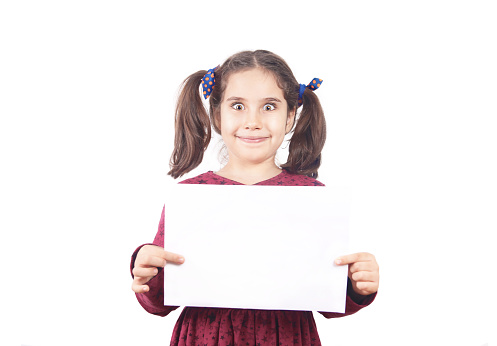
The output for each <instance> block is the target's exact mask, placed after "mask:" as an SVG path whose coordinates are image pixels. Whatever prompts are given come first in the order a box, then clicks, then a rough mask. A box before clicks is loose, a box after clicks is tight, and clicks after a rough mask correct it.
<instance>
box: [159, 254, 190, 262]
mask: <svg viewBox="0 0 497 346" xmlns="http://www.w3.org/2000/svg"><path fill="white" fill-rule="evenodd" d="M162 258H163V259H165V260H166V261H167V262H173V263H177V264H182V263H184V262H185V258H184V257H183V256H181V255H178V254H175V253H172V252H168V251H164V252H163V254H162Z"/></svg>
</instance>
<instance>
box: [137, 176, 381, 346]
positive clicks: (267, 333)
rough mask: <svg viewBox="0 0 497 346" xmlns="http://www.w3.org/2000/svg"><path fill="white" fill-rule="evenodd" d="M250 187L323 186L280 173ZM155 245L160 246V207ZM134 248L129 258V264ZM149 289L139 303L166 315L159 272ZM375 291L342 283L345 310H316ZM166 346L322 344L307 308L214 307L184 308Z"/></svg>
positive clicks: (354, 303)
mask: <svg viewBox="0 0 497 346" xmlns="http://www.w3.org/2000/svg"><path fill="white" fill-rule="evenodd" d="M180 184H218V185H243V184H241V183H239V182H236V181H234V180H230V179H227V178H223V177H221V176H219V175H217V174H215V173H213V172H207V173H204V174H201V175H199V176H196V177H194V178H190V179H187V180H184V181H182V182H180ZM255 185H281V186H324V184H322V183H321V182H319V181H317V180H316V179H313V178H309V177H307V176H302V175H295V174H290V173H288V172H287V171H285V170H283V171H282V172H281V173H280V174H279V175H277V176H275V177H273V178H271V179H268V180H265V181H261V182H259V183H257V184H255ZM153 244H154V245H157V246H161V247H164V209H163V210H162V215H161V219H160V222H159V229H158V232H157V234H156V236H155V239H154V242H153ZM142 246H143V245H142ZM140 248H141V246H140V247H138V248H137V249H136V250H135V252H134V253H133V256H132V259H131V269H132V268H133V265H134V261H135V258H136V254H137V253H138V251H139V250H140ZM148 285H149V286H150V291H149V292H147V293H139V294H136V297H137V299H138V301H139V303H140V304H141V305H142V306H143V308H144V309H145V310H146V311H148V312H149V313H151V314H155V315H159V316H166V315H167V314H169V313H170V312H171V311H173V310H175V309H177V308H178V307H177V306H164V273H163V271H162V270H159V273H158V274H157V275H156V276H155V277H154V278H153V279H152V280H150V281H149V283H148ZM375 296H376V294H372V295H370V296H360V295H358V294H356V293H355V292H354V291H353V290H352V289H351V285H350V282H349V285H348V286H347V301H346V309H345V314H340V313H330V312H320V313H321V314H322V315H323V316H325V317H326V318H333V317H342V316H346V315H350V314H353V313H355V312H357V311H359V310H360V309H362V308H363V307H365V306H367V305H369V304H371V303H372V302H373V300H374V298H375ZM171 345H175V346H176V345H178V346H190V345H206V346H215V345H220V346H221V345H222V346H228V345H230V346H232V345H251V346H252V345H254V346H255V345H309V346H310V345H315V346H317V345H321V342H320V340H319V336H318V332H317V329H316V323H315V322H314V317H313V315H312V312H311V311H275V310H251V309H219V308H198V307H185V308H184V309H183V311H182V313H181V315H180V317H179V319H178V321H177V322H176V326H175V327H174V331H173V335H172V338H171Z"/></svg>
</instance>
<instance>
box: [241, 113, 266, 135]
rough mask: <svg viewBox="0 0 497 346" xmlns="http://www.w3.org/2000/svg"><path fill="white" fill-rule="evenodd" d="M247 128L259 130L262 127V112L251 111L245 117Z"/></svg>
mask: <svg viewBox="0 0 497 346" xmlns="http://www.w3.org/2000/svg"><path fill="white" fill-rule="evenodd" d="M244 125H245V129H247V130H259V129H261V128H262V123H261V119H260V114H259V112H258V111H249V112H247V116H246V118H245V124H244Z"/></svg>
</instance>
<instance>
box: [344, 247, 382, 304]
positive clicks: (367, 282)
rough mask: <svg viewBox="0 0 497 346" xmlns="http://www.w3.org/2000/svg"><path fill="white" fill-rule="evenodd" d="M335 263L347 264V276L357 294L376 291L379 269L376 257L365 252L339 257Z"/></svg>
mask: <svg viewBox="0 0 497 346" xmlns="http://www.w3.org/2000/svg"><path fill="white" fill-rule="evenodd" d="M335 263H336V264H337V265H346V264H348V265H349V278H350V281H352V287H353V289H354V292H356V293H357V294H360V295H363V296H367V295H369V294H372V293H375V292H377V291H378V286H379V281H380V271H379V267H378V263H376V258H375V257H374V256H373V255H372V254H370V253H367V252H359V253H355V254H351V255H346V256H342V257H339V258H337V259H336V260H335Z"/></svg>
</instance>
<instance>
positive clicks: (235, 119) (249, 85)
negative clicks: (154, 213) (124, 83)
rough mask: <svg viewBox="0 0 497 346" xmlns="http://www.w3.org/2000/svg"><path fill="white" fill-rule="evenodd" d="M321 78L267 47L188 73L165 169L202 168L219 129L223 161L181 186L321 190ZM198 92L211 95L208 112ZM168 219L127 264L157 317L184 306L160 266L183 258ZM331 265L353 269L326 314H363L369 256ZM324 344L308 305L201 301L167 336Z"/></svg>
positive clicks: (372, 289)
mask: <svg viewBox="0 0 497 346" xmlns="http://www.w3.org/2000/svg"><path fill="white" fill-rule="evenodd" d="M321 82H322V80H320V79H317V78H315V79H314V80H313V81H312V82H311V83H309V85H307V86H306V85H304V84H300V85H299V83H298V82H297V80H296V79H295V77H294V76H293V73H292V71H291V70H290V68H289V67H288V65H287V64H286V62H285V61H284V60H283V59H281V58H280V57H279V56H277V55H275V54H273V53H271V52H268V51H262V50H258V51H254V52H251V51H246V52H241V53H238V54H235V55H233V56H232V57H230V58H228V60H226V61H225V62H224V64H222V65H221V66H219V67H217V68H215V69H211V70H209V71H198V72H197V73H194V74H192V75H191V76H190V77H188V78H187V79H186V80H185V82H184V85H183V89H182V92H181V94H180V97H179V100H178V104H177V108H176V134H175V146H174V152H173V154H172V157H171V171H170V172H169V174H170V175H171V176H172V177H173V178H178V177H180V176H182V175H183V174H185V173H187V172H189V171H191V170H192V169H194V168H195V167H197V166H198V165H199V164H200V162H201V161H202V157H203V153H204V150H205V149H206V148H207V146H208V144H209V140H210V138H211V127H213V128H214V130H215V131H216V132H217V133H219V134H221V136H222V138H223V141H224V144H225V145H226V148H227V151H228V162H227V164H226V165H225V166H224V167H223V168H222V169H221V170H219V171H218V172H216V173H214V172H212V171H209V172H207V173H204V174H201V175H199V176H197V177H194V178H191V179H187V180H185V181H182V182H181V183H182V184H231V185H243V184H245V185H284V186H296V185H299V186H323V184H322V183H320V182H319V181H317V180H316V179H315V178H316V177H317V175H318V168H319V165H320V163H321V149H322V148H323V145H324V142H325V138H326V127H325V119H324V114H323V110H322V108H321V105H320V102H319V99H318V97H317V96H316V95H315V93H314V90H315V89H317V88H318V87H319V86H320V84H321ZM200 86H201V90H202V91H200V92H199V90H200V88H199V87H200ZM201 95H203V96H204V98H209V105H210V107H209V113H207V112H206V110H205V108H204V106H203V104H202V99H201ZM300 105H302V110H301V111H300V113H299V115H298V116H297V110H298V108H299V107H300ZM292 130H293V135H292V139H291V142H290V146H289V156H288V161H287V162H286V163H285V164H283V165H281V166H280V167H278V165H277V164H276V163H275V156H276V152H277V150H278V148H279V147H280V145H281V144H282V142H283V139H284V137H285V135H286V134H287V133H289V132H291V131H292ZM164 217H165V211H164V210H163V211H162V216H161V220H160V223H159V229H158V232H157V235H156V236H155V240H154V242H153V244H146V245H142V246H140V247H139V248H138V249H136V251H135V252H134V254H133V256H132V260H131V270H132V274H133V277H134V279H133V285H132V289H133V291H134V292H136V297H137V298H138V301H139V302H140V304H141V305H142V306H143V308H144V309H145V310H146V311H148V312H149V313H152V314H155V315H159V316H166V315H167V314H169V313H170V312H171V311H173V310H175V309H177V308H178V307H177V306H164V288H163V283H164V281H163V280H164V273H163V267H164V266H165V265H166V263H167V262H172V263H177V264H181V263H183V262H184V261H185V259H184V258H183V257H182V256H181V255H178V254H174V253H170V252H167V251H165V250H164V248H163V247H164V232H167V230H164ZM335 263H336V264H337V265H348V266H349V274H348V276H349V281H348V286H347V301H346V311H345V314H339V313H329V312H320V313H321V314H322V315H324V316H325V317H327V318H331V317H341V316H345V315H350V314H353V313H355V312H357V311H359V310H360V309H361V308H363V307H364V306H367V305H369V304H370V303H371V302H372V301H373V300H374V298H375V296H376V291H377V289H378V282H379V271H378V265H377V263H376V260H375V258H374V256H373V255H371V254H368V253H357V254H352V255H346V256H342V257H340V258H339V259H336V260H335ZM320 344H321V343H320V340H319V336H318V333H317V330H316V324H315V322H314V318H313V315H312V312H310V311H274V310H250V309H220V308H199V307H185V308H184V309H183V312H182V313H181V316H180V317H179V319H178V321H177V323H176V326H175V328H174V332H173V335H172V339H171V345H320Z"/></svg>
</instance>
